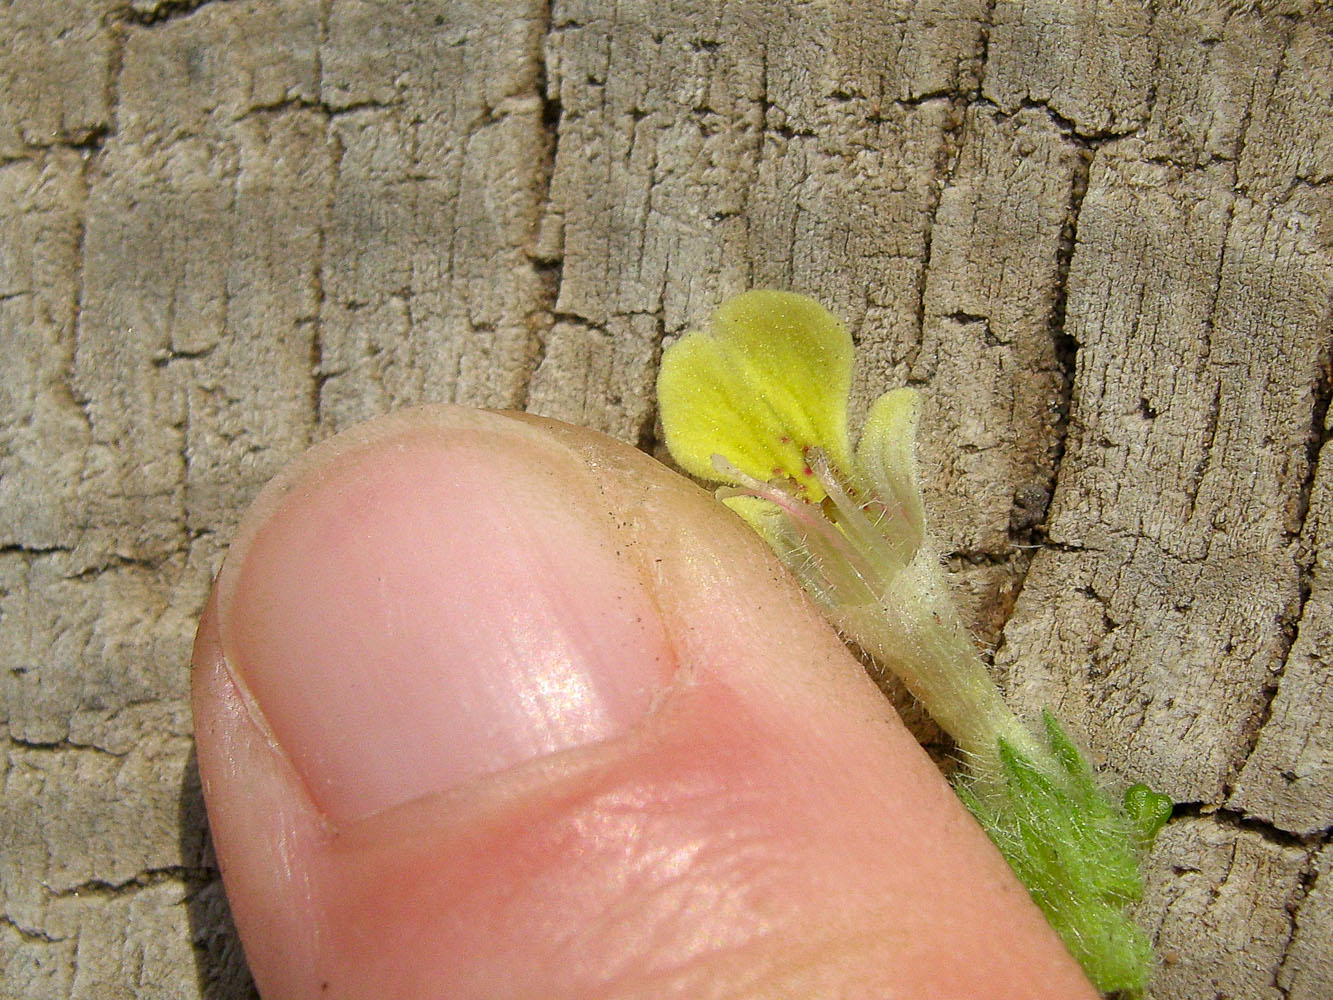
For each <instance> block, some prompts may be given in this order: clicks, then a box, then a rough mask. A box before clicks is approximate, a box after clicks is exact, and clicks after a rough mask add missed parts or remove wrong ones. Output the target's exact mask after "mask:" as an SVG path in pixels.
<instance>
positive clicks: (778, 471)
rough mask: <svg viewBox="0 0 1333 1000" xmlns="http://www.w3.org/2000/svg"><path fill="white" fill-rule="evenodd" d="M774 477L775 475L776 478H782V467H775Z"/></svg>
mask: <svg viewBox="0 0 1333 1000" xmlns="http://www.w3.org/2000/svg"><path fill="white" fill-rule="evenodd" d="M773 475H775V476H781V475H782V466H780V465H775V466H773Z"/></svg>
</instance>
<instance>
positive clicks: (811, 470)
mask: <svg viewBox="0 0 1333 1000" xmlns="http://www.w3.org/2000/svg"><path fill="white" fill-rule="evenodd" d="M805 474H806V475H807V476H813V475H814V474H815V470H814V469H812V468H810V466H808V465H807V466H806V467H805Z"/></svg>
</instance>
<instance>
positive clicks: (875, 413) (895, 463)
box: [856, 389, 926, 548]
mask: <svg viewBox="0 0 1333 1000" xmlns="http://www.w3.org/2000/svg"><path fill="white" fill-rule="evenodd" d="M920 412H921V398H920V396H918V395H917V393H916V391H915V390H914V389H892V390H890V391H889V392H886V393H885V394H884V395H882V396H880V397H879V399H877V400H876V401H875V405H874V406H872V407H871V408H870V415H869V416H868V417H867V418H866V425H865V427H864V428H862V430H861V440H860V441H859V442H858V443H857V446H856V464H857V467H858V469H859V471H860V473H861V475H863V476H864V477H865V478H866V479H867V480H868V481H869V484H870V488H871V492H872V493H873V494H874V495H875V497H876V498H877V499H878V500H879V501H880V502H881V503H883V504H884V505H885V507H886V508H887V509H888V511H889V513H890V515H891V516H892V517H893V518H895V519H901V521H899V522H898V523H899V524H901V525H902V526H903V527H906V528H907V529H908V530H909V531H910V532H911V533H912V534H913V535H914V536H916V537H914V538H913V539H912V540H911V547H912V548H915V546H916V545H919V544H920V543H921V537H920V536H922V535H924V533H925V523H926V514H925V509H924V508H923V506H922V502H921V481H920V477H919V476H918V473H917V463H916V425H917V419H918V417H919V416H920Z"/></svg>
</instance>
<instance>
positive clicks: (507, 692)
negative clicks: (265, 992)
mask: <svg viewBox="0 0 1333 1000" xmlns="http://www.w3.org/2000/svg"><path fill="white" fill-rule="evenodd" d="M446 412H448V411H446ZM454 412H456V411H454ZM511 428H512V429H511ZM400 431H401V432H395V433H392V434H388V435H382V436H381V437H380V438H379V439H378V440H372V441H371V442H370V443H368V444H365V445H363V446H360V447H355V448H352V449H350V450H346V451H343V452H342V453H340V454H337V455H336V457H334V458H332V459H331V460H329V461H327V462H323V463H321V462H320V461H318V460H316V461H313V462H308V463H307V468H306V469H305V470H304V471H303V472H302V473H300V474H298V475H297V477H296V478H295V480H294V481H292V482H289V483H286V484H280V485H279V486H275V487H273V488H272V489H271V491H270V494H269V499H268V500H267V501H265V500H264V499H263V498H261V502H260V503H259V504H257V508H262V509H264V510H265V514H264V515H263V519H262V521H261V523H260V524H259V525H258V527H252V528H249V529H248V530H245V531H243V534H244V536H245V540H244V541H243V542H241V543H239V545H240V546H241V547H242V548H243V551H241V552H233V554H232V556H231V557H229V560H228V562H229V566H228V568H227V570H225V571H224V578H225V577H226V575H227V574H228V573H230V574H231V579H230V580H229V581H227V584H226V586H225V588H224V600H223V606H222V610H221V622H220V628H221V631H222V636H223V647H224V650H225V652H226V655H227V659H228V663H229V664H230V666H231V669H232V670H233V671H234V672H235V673H236V674H237V675H238V678H239V679H240V681H241V683H242V685H243V687H244V688H245V689H246V690H247V691H248V692H249V693H250V696H251V697H252V698H253V700H254V702H255V703H256V705H257V707H258V709H259V712H260V714H262V716H263V719H264V721H265V722H266V723H267V725H268V727H269V728H270V730H271V731H272V734H273V736H274V738H275V739H276V740H277V742H278V743H279V745H280V746H281V747H282V749H283V750H284V751H285V753H286V754H287V755H288V756H289V758H290V759H291V761H292V762H293V764H294V766H295V768H296V770H297V772H298V773H299V774H300V775H301V777H302V778H303V779H304V781H305V783H306V785H307V787H308V788H309V790H310V793H311V795H312V797H313V798H314V800H315V802H316V804H317V805H318V806H319V808H320V809H321V810H323V812H324V813H325V815H327V816H329V817H330V818H331V819H333V820H335V821H346V820H351V819H355V818H359V817H362V816H365V815H368V814H370V813H374V812H377V811H379V810H382V809H385V808H388V807H391V806H394V805H397V804H400V803H403V802H406V801H409V800H411V799H415V798H418V797H420V796H422V795H426V794H430V793H432V792H438V791H442V790H444V789H448V788H451V787H454V786H457V785H460V784H462V783H464V782H467V781H469V780H471V779H474V778H477V777H480V776H483V775H488V774H493V773H496V772H499V771H502V770H505V769H506V768H510V767H513V766H515V765H517V764H521V763H523V762H525V761H529V760H532V759H535V758H538V757H542V756H544V755H548V754H551V753H555V752H557V751H560V750H564V749H568V748H572V747H578V746H583V745H587V744H591V743H595V742H598V741H603V740H607V739H611V738H614V737H616V736H619V735H621V734H623V733H625V732H626V731H627V730H628V729H629V728H631V727H632V726H634V725H635V724H636V723H637V722H638V721H639V720H640V719H641V718H642V717H643V715H644V714H645V712H646V711H647V709H648V706H649V704H650V702H651V700H652V698H653V697H654V695H655V694H656V693H657V691H659V690H660V689H661V687H662V686H663V684H664V683H665V682H666V680H667V679H668V673H669V670H670V665H671V655H670V651H669V647H668V644H667V640H666V636H665V633H664V631H663V628H662V624H661V621H660V619H659V617H658V615H657V612H656V610H655V608H654V606H653V603H652V601H651V600H650V598H649V596H648V593H647V590H646V588H645V586H644V584H643V582H642V580H641V578H640V577H639V575H638V571H637V569H636V567H635V566H634V565H633V564H632V562H631V561H630V560H629V559H627V558H623V557H622V556H621V555H620V554H618V552H617V549H616V545H617V539H616V538H615V536H614V531H615V527H614V525H613V523H612V522H611V520H610V518H609V516H608V514H607V513H606V511H605V509H604V508H599V506H598V502H597V500H596V496H595V493H594V491H593V490H592V488H591V484H590V482H589V480H588V478H587V476H588V473H587V472H586V471H585V470H584V468H583V467H581V466H579V465H578V464H577V463H576V462H574V460H573V459H572V458H570V457H569V456H568V455H565V454H563V453H562V452H561V450H560V446H559V445H556V444H552V443H549V442H547V441H545V440H544V438H543V436H542V435H541V434H540V432H538V431H534V430H531V429H530V428H528V427H526V425H521V424H518V423H517V422H515V421H512V420H510V419H508V418H504V417H499V416H494V415H487V416H486V417H485V418H482V417H477V416H472V417H469V418H468V421H467V423H466V426H452V425H450V424H449V422H448V421H445V422H444V424H443V425H442V424H441V423H440V422H439V421H438V420H435V421H433V422H427V423H426V424H424V425H423V426H418V427H408V428H407V429H405V430H402V429H401V428H400ZM372 437H373V435H372ZM330 450H331V451H333V452H335V453H336V452H337V449H336V448H334V449H330ZM275 496H276V497H277V498H278V499H276V500H274V499H273V498H274V497H275Z"/></svg>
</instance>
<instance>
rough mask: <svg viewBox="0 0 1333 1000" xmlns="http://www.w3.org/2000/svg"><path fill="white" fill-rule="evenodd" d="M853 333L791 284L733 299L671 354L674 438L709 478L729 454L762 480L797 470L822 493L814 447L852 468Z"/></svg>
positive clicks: (665, 411) (685, 464)
mask: <svg viewBox="0 0 1333 1000" xmlns="http://www.w3.org/2000/svg"><path fill="white" fill-rule="evenodd" d="M851 375H852V340H851V337H850V336H849V335H848V333H847V330H846V329H845V328H844V327H843V325H842V324H841V323H839V322H838V320H837V319H836V318H835V317H834V316H833V315H832V314H831V313H830V312H829V311H828V310H826V309H825V308H824V307H823V306H821V305H820V304H819V303H817V302H815V301H814V300H813V299H810V298H807V297H805V296H804V295H796V294H794V293H791V292H774V291H753V292H746V293H745V294H743V295H738V296H736V297H735V298H733V299H729V300H728V301H727V302H725V303H724V304H723V305H722V308H720V309H719V310H718V311H717V313H716V314H715V315H714V316H713V320H712V323H711V324H710V326H709V328H708V331H707V332H706V333H690V334H687V335H686V336H685V337H683V338H682V339H681V340H679V341H678V342H677V343H675V344H674V345H672V346H671V347H670V348H668V350H667V352H666V354H665V356H664V357H663V358H662V369H661V372H660V374H659V375H658V380H657V395H658V401H659V405H660V407H661V414H662V426H663V429H664V430H665V432H666V444H667V448H668V449H670V451H671V454H672V456H673V457H674V458H675V459H676V461H677V462H679V463H680V465H681V467H682V468H684V469H686V470H687V471H689V472H692V473H694V474H695V475H697V476H700V477H702V478H705V479H712V480H722V479H725V477H724V476H723V475H721V474H719V473H718V471H717V470H716V469H715V468H714V466H713V462H712V457H713V455H721V456H722V457H724V458H725V459H726V460H727V461H729V462H730V463H731V464H732V465H734V466H735V467H736V468H738V469H740V470H741V471H742V472H744V473H746V474H747V475H750V476H753V477H754V478H755V479H758V480H760V481H762V482H767V481H770V480H773V479H775V478H790V479H793V480H795V481H796V482H798V483H800V484H802V485H803V486H805V487H806V490H807V496H808V498H809V499H811V500H813V501H818V500H820V499H822V497H823V491H822V490H821V489H820V488H819V485H818V483H817V482H816V481H815V478H814V476H813V474H812V473H811V472H810V471H809V465H808V462H807V458H806V450H807V449H809V448H822V449H823V450H824V452H825V453H826V454H827V455H828V457H829V460H830V462H831V463H832V464H833V465H834V466H835V467H837V468H842V469H847V468H848V467H849V463H850V448H849V446H848V442H847V393H848V391H849V390H850V388H851Z"/></svg>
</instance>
